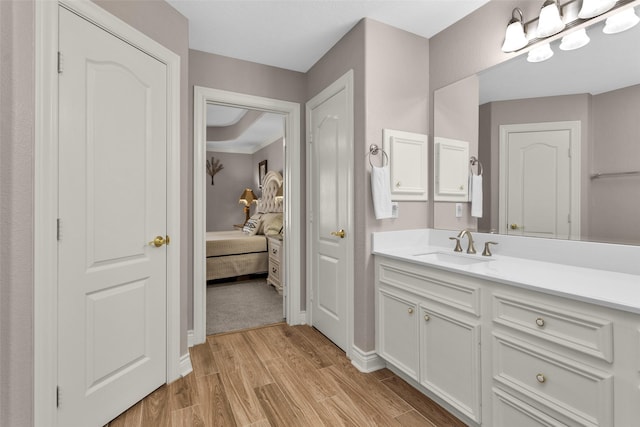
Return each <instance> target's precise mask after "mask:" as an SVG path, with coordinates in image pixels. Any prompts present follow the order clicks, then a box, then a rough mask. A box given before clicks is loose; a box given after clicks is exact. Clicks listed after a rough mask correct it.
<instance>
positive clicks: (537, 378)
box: [536, 374, 547, 384]
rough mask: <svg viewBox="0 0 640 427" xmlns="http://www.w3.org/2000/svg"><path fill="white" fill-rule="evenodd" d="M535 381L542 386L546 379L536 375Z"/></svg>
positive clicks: (541, 375)
mask: <svg viewBox="0 0 640 427" xmlns="http://www.w3.org/2000/svg"><path fill="white" fill-rule="evenodd" d="M536 380H538V382H539V383H540V384H542V383H543V382H545V381H546V380H547V378H546V377H545V376H544V374H538V375H536Z"/></svg>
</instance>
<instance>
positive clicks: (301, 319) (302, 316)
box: [287, 311, 307, 326]
mask: <svg viewBox="0 0 640 427" xmlns="http://www.w3.org/2000/svg"><path fill="white" fill-rule="evenodd" d="M287 323H288V324H289V325H291V326H293V325H306V324H307V312H306V311H300V312H298V314H297V315H294V316H292V318H291V319H287Z"/></svg>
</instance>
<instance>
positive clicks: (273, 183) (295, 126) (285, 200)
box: [189, 86, 306, 346]
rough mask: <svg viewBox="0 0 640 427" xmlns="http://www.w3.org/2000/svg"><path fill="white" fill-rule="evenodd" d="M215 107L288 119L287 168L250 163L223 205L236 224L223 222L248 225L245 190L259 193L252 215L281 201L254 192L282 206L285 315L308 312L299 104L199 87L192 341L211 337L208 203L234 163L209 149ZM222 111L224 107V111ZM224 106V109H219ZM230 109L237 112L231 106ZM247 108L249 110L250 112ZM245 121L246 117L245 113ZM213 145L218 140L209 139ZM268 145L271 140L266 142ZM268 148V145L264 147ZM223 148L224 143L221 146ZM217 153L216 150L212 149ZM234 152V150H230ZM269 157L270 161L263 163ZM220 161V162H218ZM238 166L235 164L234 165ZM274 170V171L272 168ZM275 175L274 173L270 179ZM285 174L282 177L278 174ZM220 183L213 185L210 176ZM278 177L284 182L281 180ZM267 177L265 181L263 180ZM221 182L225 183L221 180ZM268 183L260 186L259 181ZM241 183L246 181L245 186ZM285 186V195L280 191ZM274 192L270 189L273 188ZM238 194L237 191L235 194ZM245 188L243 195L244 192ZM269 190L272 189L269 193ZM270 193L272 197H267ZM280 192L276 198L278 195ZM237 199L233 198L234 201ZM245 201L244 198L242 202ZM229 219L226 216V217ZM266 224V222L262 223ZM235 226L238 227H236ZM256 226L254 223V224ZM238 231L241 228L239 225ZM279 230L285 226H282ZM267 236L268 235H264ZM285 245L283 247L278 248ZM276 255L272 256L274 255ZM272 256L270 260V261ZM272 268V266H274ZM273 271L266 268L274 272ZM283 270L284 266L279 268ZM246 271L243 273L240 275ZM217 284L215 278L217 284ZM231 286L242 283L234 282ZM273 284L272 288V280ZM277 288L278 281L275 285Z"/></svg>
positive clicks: (290, 319) (250, 203)
mask: <svg viewBox="0 0 640 427" xmlns="http://www.w3.org/2000/svg"><path fill="white" fill-rule="evenodd" d="M210 107H212V108H218V109H219V108H223V107H226V108H235V109H236V113H237V110H250V111H254V113H252V114H255V115H262V116H268V115H279V117H281V118H282V120H283V125H282V127H283V128H284V133H283V135H282V139H281V140H280V144H282V145H281V147H283V149H282V150H281V152H282V164H281V169H282V172H279V171H276V170H274V168H276V167H277V166H278V164H277V163H276V161H275V160H274V161H273V162H274V163H272V162H271V161H270V160H268V159H267V158H264V159H263V158H262V157H260V159H258V158H257V157H256V158H255V159H254V158H253V157H252V158H251V165H250V166H247V167H246V168H249V169H250V170H251V172H250V175H251V177H250V179H249V181H248V184H247V185H249V187H245V188H235V189H234V190H233V191H231V192H230V194H229V195H228V196H226V197H229V198H230V199H229V200H230V202H228V203H226V206H225V207H224V209H233V213H232V214H231V215H230V217H231V218H234V219H233V221H232V223H231V224H230V226H229V224H224V225H222V226H223V227H226V228H230V227H231V228H237V229H239V228H240V226H242V227H243V228H244V226H245V223H246V219H247V217H246V213H245V209H244V206H243V205H242V204H240V202H239V200H240V199H241V197H240V196H244V195H245V194H244V193H245V190H247V189H249V190H252V191H253V193H254V195H253V196H249V197H248V199H246V198H245V200H246V204H247V207H249V212H248V213H249V218H250V219H252V218H251V217H252V216H255V215H256V211H257V210H265V211H270V212H262V214H267V215H270V214H273V213H277V212H275V211H277V209H278V207H277V206H275V207H274V206H268V207H266V208H265V207H264V206H262V205H261V204H255V202H254V200H252V199H253V198H254V197H255V198H256V199H259V198H261V199H268V200H271V202H272V203H274V204H275V203H280V209H281V218H282V225H281V229H282V230H281V233H276V234H280V235H281V236H282V240H278V239H276V243H277V242H278V241H279V242H280V248H279V249H276V252H278V256H279V257H280V261H279V262H280V263H281V265H282V266H284V268H283V269H282V272H281V274H280V276H279V279H280V281H281V286H282V290H281V291H282V301H283V312H282V314H283V316H282V317H283V318H286V321H287V323H288V324H290V325H295V324H301V323H305V321H306V319H305V313H304V312H303V311H302V310H301V298H300V292H301V289H300V283H301V280H300V277H301V254H300V252H301V251H300V250H299V249H298V248H300V247H301V231H300V230H301V200H300V196H299V195H300V194H301V184H300V183H301V169H300V161H299V158H300V154H299V153H300V105H299V104H297V103H292V102H288V101H280V100H276V99H271V98H263V97H257V96H252V95H246V94H240V93H236V92H228V91H222V90H217V89H210V88H203V87H199V86H196V87H194V167H193V170H194V203H193V208H194V227H193V228H194V235H193V240H194V248H193V250H194V256H193V258H194V271H193V276H194V282H193V283H194V288H193V300H192V301H193V314H194V318H193V330H192V332H191V331H190V334H189V345H190V346H191V345H195V344H199V343H202V342H204V341H205V339H206V332H207V331H206V329H207V328H206V325H207V318H206V317H207V316H206V315H207V297H206V291H207V242H206V232H207V215H206V212H207V210H206V208H205V206H206V205H205V204H206V203H207V197H206V195H207V187H215V186H217V185H221V186H222V183H223V181H222V179H223V178H222V177H223V172H224V171H225V170H228V169H229V168H231V166H226V165H225V164H224V160H223V157H224V156H223V154H225V153H224V152H220V151H218V154H217V156H216V155H215V154H211V153H208V152H207V140H209V138H208V137H207V111H208V110H209V109H210ZM220 111H221V110H220ZM220 111H219V112H220ZM229 112H233V111H232V110H229ZM246 114H247V113H245V115H246ZM240 120H242V119H241V118H240ZM267 145H268V144H267ZM209 146H210V147H211V148H212V149H213V148H214V144H209ZM265 146H266V145H265ZM263 148H264V147H263ZM218 149H219V148H218ZM212 153H215V152H212ZM226 154H229V153H226ZM212 157H219V160H218V161H217V163H216V159H212ZM207 160H208V161H209V164H210V167H211V168H212V171H213V172H215V169H216V167H218V168H219V167H220V164H222V165H223V166H224V169H220V170H219V172H218V173H215V174H214V177H212V176H211V175H209V174H208V173H207ZM264 160H267V162H265V163H263V161H264ZM216 165H217V166H216ZM233 169H234V170H235V169H236V168H235V167H234V168H233ZM271 172H273V174H272V173H271ZM274 174H276V177H275V178H270V176H273V175H274ZM278 177H280V178H278ZM212 179H213V181H214V182H215V184H214V185H213V186H212V185H211V180H212ZM278 179H279V181H278ZM261 180H263V181H264V182H262V181H261ZM219 182H220V184H218V183H219ZM261 183H262V185H263V188H262V189H260V185H261ZM267 183H270V184H269V188H265V187H264V185H265V184H267ZM240 187H242V185H240ZM278 191H280V192H281V193H280V194H276V193H277V192H278ZM269 192H270V193H269ZM236 193H238V194H236ZM240 193H242V194H240ZM267 193H269V194H267ZM264 196H268V197H264ZM276 196H277V197H276ZM231 199H233V200H231ZM243 203H244V202H243ZM254 219H258V220H265V219H267V218H262V217H261V218H254ZM225 221H226V220H225ZM261 225H264V224H261ZM234 226H235V227H234ZM254 226H255V224H254ZM269 226H270V227H272V228H275V227H277V223H276V224H275V225H274V224H269ZM236 231H237V230H236ZM277 231H280V229H278V230H277ZM263 239H264V240H267V239H266V237H264V236H263ZM267 249H268V251H269V253H270V254H271V253H272V252H273V248H272V247H271V246H270V243H269V241H267ZM280 250H281V252H279V251H280ZM271 258H273V256H272V257H271ZM268 262H269V260H267V265H268ZM268 268H273V265H272V266H271V267H268ZM258 270H259V269H258ZM269 271H271V270H265V272H267V273H268V272H269ZM278 271H279V270H278ZM241 275H244V273H243V274H241ZM261 279H264V280H267V281H269V275H267V277H266V278H261ZM212 285H214V286H215V285H216V283H212ZM232 286H237V284H234V285H232ZM269 287H272V286H271V285H269ZM273 288H274V289H276V286H275V285H274V286H273ZM240 314H241V316H244V317H251V316H252V313H251V312H250V311H248V312H243V310H240Z"/></svg>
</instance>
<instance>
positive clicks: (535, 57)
mask: <svg viewBox="0 0 640 427" xmlns="http://www.w3.org/2000/svg"><path fill="white" fill-rule="evenodd" d="M552 56H553V51H552V50H551V46H550V45H549V43H544V44H541V45H540V46H538V47H536V48H533V49H531V50H530V51H529V55H527V61H529V62H542V61H546V60H547V59H549V58H551V57H552Z"/></svg>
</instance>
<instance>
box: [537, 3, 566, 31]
mask: <svg viewBox="0 0 640 427" xmlns="http://www.w3.org/2000/svg"><path fill="white" fill-rule="evenodd" d="M563 29H564V22H562V17H561V16H560V5H558V3H557V2H556V1H555V0H547V1H545V2H544V4H543V5H542V9H541V10H540V17H539V18H538V29H537V31H536V35H537V36H538V37H539V38H545V37H549V36H552V35H554V34H558V33H559V32H560V31H562V30H563Z"/></svg>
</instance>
